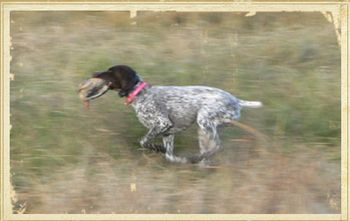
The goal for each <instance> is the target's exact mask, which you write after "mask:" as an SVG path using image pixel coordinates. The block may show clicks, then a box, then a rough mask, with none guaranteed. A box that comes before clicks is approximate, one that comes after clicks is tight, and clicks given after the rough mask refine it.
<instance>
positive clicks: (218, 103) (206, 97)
mask: <svg viewBox="0 0 350 221" xmlns="http://www.w3.org/2000/svg"><path fill="white" fill-rule="evenodd" d="M109 90H115V91H117V92H118V94H119V96H120V97H126V104H128V105H131V106H132V107H133V108H134V110H135V112H136V115H137V117H138V119H139V121H140V122H141V123H142V124H143V125H144V126H145V127H146V128H148V132H147V134H146V135H145V136H144V137H143V138H142V139H141V140H140V145H141V147H143V148H147V149H152V150H155V151H159V152H162V153H164V154H165V158H166V159H167V160H168V161H170V162H176V163H200V162H205V161H207V160H208V159H209V158H210V157H211V156H212V155H214V154H215V153H216V152H217V151H218V150H219V149H220V147H221V145H220V139H219V135H218V131H217V128H218V126H220V125H223V124H228V123H231V122H232V121H235V120H237V119H239V118H240V111H241V108H242V107H249V108H258V107H261V106H262V103H261V102H260V101H245V100H241V99H238V98H236V97H234V96H233V95H231V94H230V93H228V92H226V91H224V90H221V89H217V88H213V87H206V86H152V85H150V84H148V83H146V82H145V81H143V80H142V79H141V78H140V76H139V75H138V74H137V73H136V72H135V71H134V70H133V69H132V68H131V67H129V66H126V65H116V66H113V67H111V68H109V69H108V70H107V71H103V72H97V73H94V74H93V76H92V78H90V79H89V80H87V81H85V82H83V83H82V84H80V88H79V96H80V98H81V99H82V100H83V101H84V103H85V106H86V107H88V106H89V102H90V101H91V100H93V99H96V98H98V97H100V96H102V95H103V94H105V93H106V92H107V91H109ZM195 122H196V123H197V125H198V140H199V148H200V152H199V154H198V155H195V156H192V157H180V156H176V155H175V154H174V136H175V134H176V133H177V132H180V131H183V130H185V129H187V128H188V127H190V126H191V125H192V124H193V123H195ZM156 137H162V140H163V144H162V145H159V144H154V143H153V140H154V139H155V138H156Z"/></svg>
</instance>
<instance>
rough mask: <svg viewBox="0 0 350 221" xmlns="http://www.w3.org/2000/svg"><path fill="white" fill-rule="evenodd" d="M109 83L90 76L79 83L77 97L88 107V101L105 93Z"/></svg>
mask: <svg viewBox="0 0 350 221" xmlns="http://www.w3.org/2000/svg"><path fill="white" fill-rule="evenodd" d="M108 89H109V85H107V83H106V82H105V81H104V80H102V79H100V78H90V79H88V80H86V81H84V82H83V83H81V84H80V85H79V97H80V99H81V100H82V101H83V102H84V106H85V107H86V108H89V104H90V101H91V100H93V99H96V98H98V97H100V96H102V95H103V94H105V93H106V92H107V91H108Z"/></svg>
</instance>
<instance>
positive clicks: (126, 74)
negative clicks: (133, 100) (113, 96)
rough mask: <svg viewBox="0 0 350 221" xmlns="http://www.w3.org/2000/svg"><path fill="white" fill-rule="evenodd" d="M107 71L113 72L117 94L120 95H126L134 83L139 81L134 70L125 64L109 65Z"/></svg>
mask: <svg viewBox="0 0 350 221" xmlns="http://www.w3.org/2000/svg"><path fill="white" fill-rule="evenodd" d="M108 71H111V72H112V73H113V74H114V77H115V79H116V86H117V88H116V89H119V96H121V97H125V96H128V95H129V93H130V92H131V91H132V90H133V89H134V87H135V85H136V84H137V83H139V82H140V78H139V76H137V74H136V72H135V71H134V70H133V69H132V68H130V67H128V66H126V65H117V66H114V67H111V68H110V69H109V70H108ZM112 83H114V82H112Z"/></svg>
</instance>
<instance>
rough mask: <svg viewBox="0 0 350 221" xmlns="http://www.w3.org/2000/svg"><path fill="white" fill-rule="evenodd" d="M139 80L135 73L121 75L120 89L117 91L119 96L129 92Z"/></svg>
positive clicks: (124, 95) (126, 94)
mask: <svg viewBox="0 0 350 221" xmlns="http://www.w3.org/2000/svg"><path fill="white" fill-rule="evenodd" d="M139 81H140V79H139V77H138V76H137V75H133V76H123V75H122V76H121V79H120V90H119V92H118V94H119V96H120V97H126V96H128V95H129V93H131V91H132V90H133V89H134V87H135V86H136V84H137V83H138V82H139Z"/></svg>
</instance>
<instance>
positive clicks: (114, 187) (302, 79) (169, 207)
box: [10, 11, 340, 214]
mask: <svg viewBox="0 0 350 221" xmlns="http://www.w3.org/2000/svg"><path fill="white" fill-rule="evenodd" d="M11 37H12V48H11V49H12V50H11V55H12V61H11V73H14V74H15V79H14V81H11V92H10V93H11V94H10V97H11V106H10V108H11V124H12V126H13V128H12V130H11V156H10V158H11V175H12V184H13V187H14V190H15V192H16V197H17V199H16V200H14V202H13V203H14V211H15V212H24V213H274V214H275V213H339V212H340V47H339V45H338V44H337V39H336V35H335V31H334V27H333V25H332V24H331V23H329V22H328V21H327V20H326V19H325V18H324V17H323V15H322V14H320V13H316V12H315V13H313V12H309V13H301V12H295V13H287V12H284V13H282V12H281V13H257V14H256V15H254V16H250V17H247V16H245V13H204V12H202V13H178V12H138V14H137V16H136V17H135V18H130V14H129V12H72V11H71V12H12V13H11ZM115 64H127V65H130V66H131V67H133V68H134V69H135V70H136V71H137V72H138V73H139V74H140V75H141V76H142V77H143V79H144V80H145V81H147V82H149V83H151V84H153V85H208V86H212V87H218V88H221V89H224V90H226V91H229V92H230V93H232V94H234V95H235V96H237V97H239V98H241V99H246V100H260V101H262V102H263V103H264V107H263V108H261V109H244V110H243V111H242V118H241V119H240V122H241V123H243V124H245V125H249V127H251V128H254V129H255V130H257V131H260V132H261V133H263V134H264V135H265V137H266V139H260V138H259V137H257V136H255V135H254V134H251V133H247V132H246V131H244V130H242V129H240V128H237V127H227V128H222V130H221V131H220V136H221V138H222V144H223V147H224V148H223V150H222V151H221V152H220V153H218V154H217V155H215V157H214V158H213V159H212V162H211V165H212V166H211V167H208V168H201V167H199V166H197V165H178V164H171V163H169V162H167V161H165V159H164V157H163V156H162V155H160V154H155V153H151V152H148V151H145V150H140V149H139V144H138V141H139V139H140V137H141V136H142V135H143V134H144V133H146V129H145V128H143V126H142V125H141V124H140V123H139V122H138V120H137V119H136V116H135V114H134V111H133V110H132V108H131V107H129V106H125V105H124V104H123V103H124V99H120V98H119V97H118V95H117V93H114V92H109V93H107V94H106V95H104V96H103V97H101V98H100V99H97V100H96V101H95V102H93V103H92V104H91V109H90V110H88V111H87V110H85V109H84V108H83V105H82V103H81V102H80V100H79V97H78V94H77V90H78V85H79V83H80V82H82V81H83V80H85V79H87V78H89V77H90V76H91V74H92V73H93V72H95V71H101V70H105V69H107V68H108V67H110V66H113V65H115ZM111 119H112V120H111ZM196 136H197V135H196V127H195V126H194V127H193V128H190V129H189V130H187V131H185V132H182V133H181V134H179V135H178V136H177V137H176V141H175V142H176V144H175V151H176V153H177V154H178V155H182V156H185V155H191V154H194V153H196V152H197V151H198V145H197V138H196Z"/></svg>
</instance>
